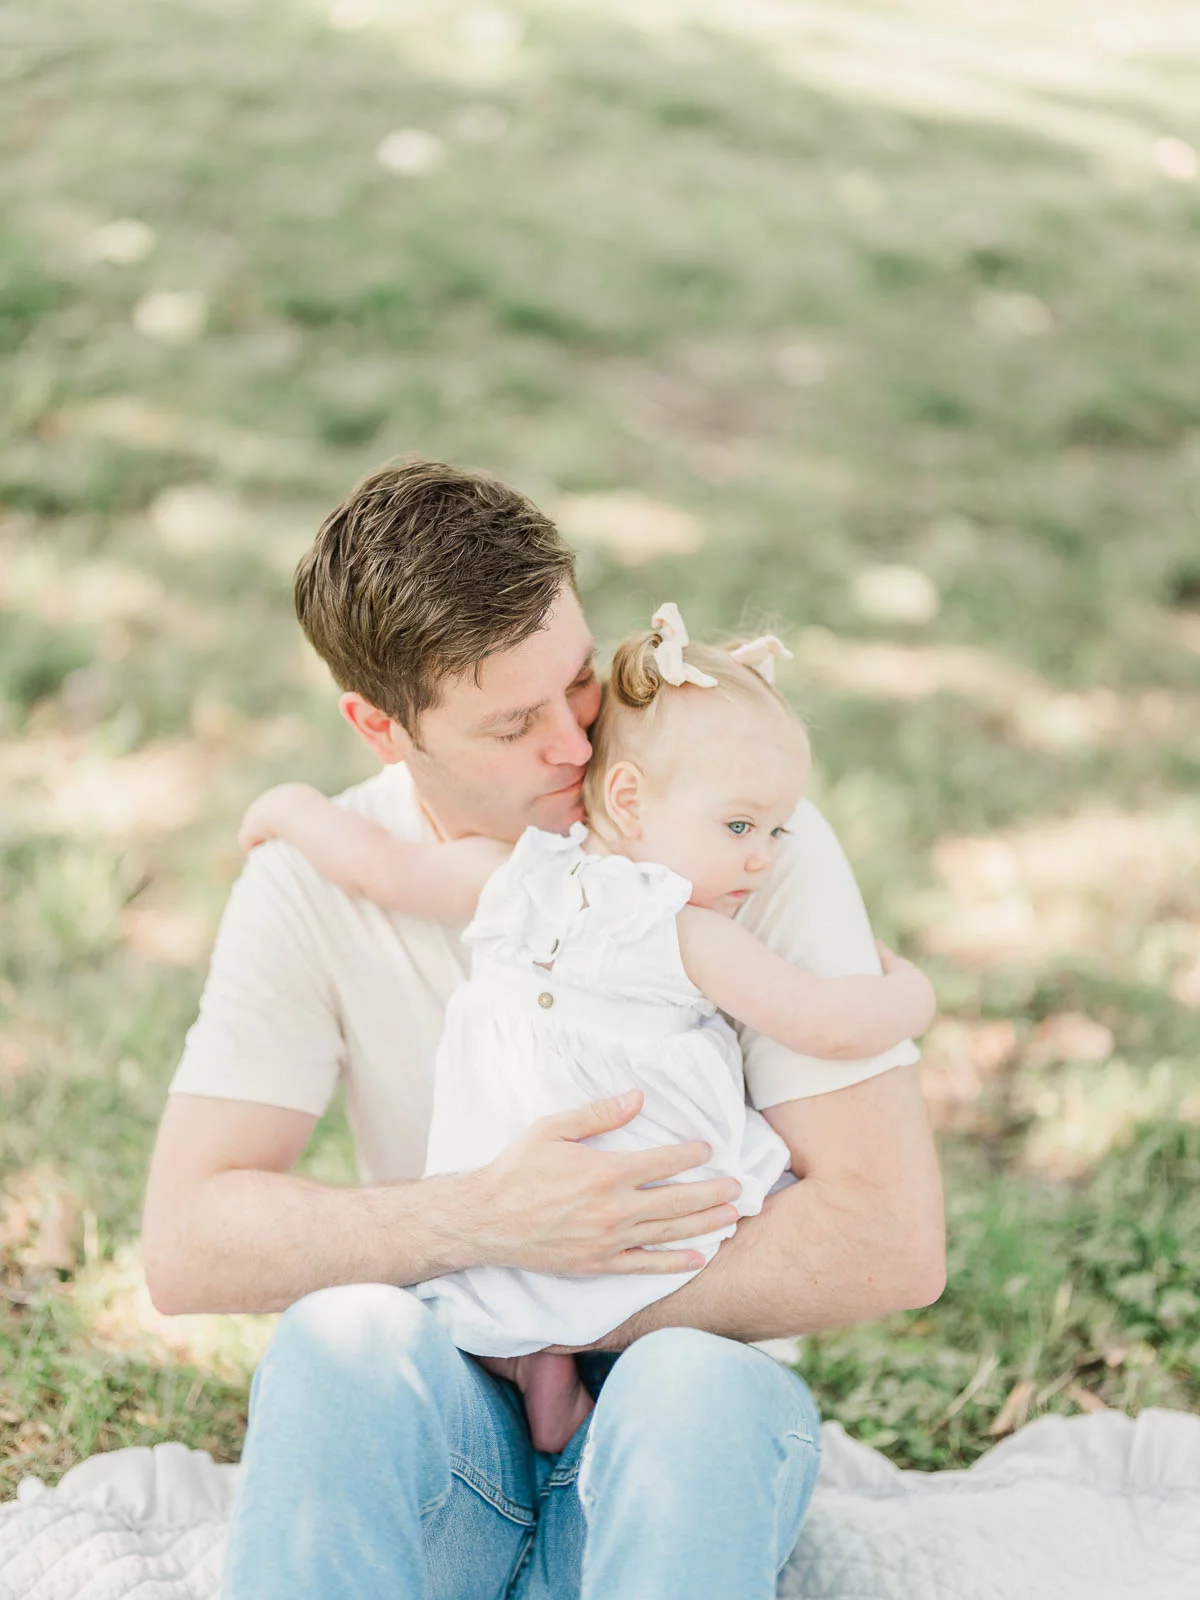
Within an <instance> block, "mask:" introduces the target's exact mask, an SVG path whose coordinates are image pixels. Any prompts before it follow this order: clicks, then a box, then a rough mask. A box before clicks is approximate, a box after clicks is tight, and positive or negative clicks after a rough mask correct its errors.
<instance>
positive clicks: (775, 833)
mask: <svg viewBox="0 0 1200 1600" xmlns="http://www.w3.org/2000/svg"><path fill="white" fill-rule="evenodd" d="M790 832H791V829H790V828H772V829H771V837H772V839H786V838H787V836H788V834H789V833H790Z"/></svg>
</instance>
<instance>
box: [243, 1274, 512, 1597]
mask: <svg viewBox="0 0 1200 1600" xmlns="http://www.w3.org/2000/svg"><path fill="white" fill-rule="evenodd" d="M536 1462H537V1458H536V1457H535V1455H534V1453H533V1451H532V1449H531V1447H530V1444H529V1437H528V1431H527V1429H526V1426H525V1420H524V1416H523V1413H522V1409H521V1405H520V1401H519V1398H518V1397H517V1396H516V1394H515V1392H514V1391H513V1390H512V1389H511V1387H510V1386H509V1385H507V1384H504V1383H502V1382H500V1381H499V1380H497V1379H495V1378H493V1377H492V1376H491V1375H490V1374H488V1373H486V1372H484V1371H483V1370H482V1368H480V1367H479V1366H478V1364H477V1363H475V1362H474V1361H472V1360H471V1359H470V1358H469V1357H467V1356H464V1355H463V1354H462V1353H461V1352H460V1351H458V1350H456V1349H455V1347H454V1345H453V1344H452V1343H451V1341H450V1340H449V1338H448V1337H447V1336H446V1334H445V1333H444V1331H443V1330H442V1329H441V1328H440V1327H439V1326H438V1324H437V1322H436V1321H435V1319H434V1318H433V1316H432V1315H431V1313H430V1312H429V1311H428V1310H427V1309H426V1308H425V1307H424V1306H423V1305H422V1304H421V1303H420V1302H419V1301H418V1300H417V1299H416V1297H415V1296H413V1295H410V1294H408V1293H407V1292H406V1291H404V1290H400V1289H393V1288H389V1287H387V1286H384V1285H378V1284H375V1285H359V1286H352V1287H347V1288H343V1289H330V1290H324V1291H322V1292H321V1293H320V1294H317V1295H312V1296H309V1298H308V1299H307V1300H304V1301H301V1302H299V1303H298V1304H297V1305H296V1306H294V1307H292V1308H291V1310H289V1311H288V1312H287V1313H285V1315H284V1316H283V1317H282V1318H281V1320H280V1324H279V1327H278V1329H277V1330H276V1335H275V1338H274V1340H273V1341H272V1344H271V1347H270V1349H269V1350H268V1352H267V1354H266V1356H265V1357H264V1359H263V1362H262V1365H261V1366H260V1369H259V1372H258V1373H257V1375H256V1378H255V1385H254V1395H253V1400H252V1405H251V1416H250V1428H249V1432H248V1435H247V1441H246V1450H245V1454H244V1456H243V1469H242V1479H241V1484H240V1486H239V1492H238V1498H237V1503H236V1506H235V1509H234V1517H233V1523H232V1527H231V1530H230V1542H229V1549H228V1553H227V1562H226V1572H225V1587H224V1589H223V1593H225V1594H227V1595H229V1596H230V1597H231V1600H240V1597H241V1596H243V1595H244V1596H254V1600H272V1597H274V1596H280V1597H281V1600H282V1597H286V1600H310V1597H316V1596H321V1597H322V1600H326V1597H327V1596H329V1595H330V1594H335V1593H336V1594H339V1595H343V1596H355V1597H362V1600H367V1597H370V1600H376V1597H377V1596H378V1597H379V1600H383V1597H384V1596H387V1597H389V1600H390V1597H394V1596H396V1595H398V1594H406V1593H421V1594H424V1595H426V1596H428V1600H503V1597H504V1596H505V1595H506V1594H507V1593H508V1591H509V1589H510V1587H511V1584H512V1580H513V1577H514V1574H515V1573H516V1572H517V1571H518V1570H519V1568H520V1566H521V1563H522V1560H523V1558H524V1556H525V1553H526V1550H527V1548H528V1545H529V1543H530V1541H531V1539H532V1537H533V1530H534V1524H535V1521H536V1502H537V1476H536Z"/></svg>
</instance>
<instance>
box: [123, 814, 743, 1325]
mask: <svg viewBox="0 0 1200 1600" xmlns="http://www.w3.org/2000/svg"><path fill="white" fill-rule="evenodd" d="M340 904H341V901H340V900H339V897H338V895H337V891H336V890H334V889H332V888H331V887H330V886H329V885H326V884H323V883H322V882H321V880H320V879H318V878H317V876H316V874H315V873H313V872H312V870H311V868H309V867H307V866H306V865H305V863H304V862H302V861H301V860H299V858H297V857H296V856H295V854H294V852H289V851H287V850H286V849H285V848H284V847H283V846H281V845H278V844H268V845H264V846H263V847H262V848H261V849H258V850H255V851H254V852H253V854H252V855H251V857H250V858H249V860H248V861H247V863H246V865H245V868H244V869H243V872H242V876H241V878H240V879H239V881H238V883H237V885H236V886H235V888H234V890H233V893H232V895H231V897H230V901H229V905H228V907H227V908H226V911H225V915H224V917H223V918H222V921H221V928H220V931H219V932H218V935H217V942H216V947H215V949H214V951H213V959H212V965H211V968H210V971H209V977H208V982H207V984H206V986H205V991H204V996H203V999H202V1000H201V1005H200V1015H199V1017H198V1019H197V1021H196V1023H195V1025H194V1026H193V1028H192V1029H191V1030H190V1032H189V1034H188V1039H187V1043H186V1046H185V1049H184V1058H183V1061H182V1063H181V1065H180V1068H179V1070H178V1072H177V1074H176V1078H175V1081H174V1085H173V1089H172V1093H171V1094H170V1095H169V1097H168V1103H167V1108H166V1111H165V1112H164V1115H163V1119H162V1124H161V1127H160V1130H159V1136H158V1142H157V1145H156V1148H155V1152H154V1160H153V1163H152V1167H151V1173H150V1179H149V1184H148V1187H147V1192H146V1204H145V1209H144V1215H143V1250H144V1259H145V1268H146V1277H147V1282H148V1284H149V1287H150V1293H151V1295H152V1297H153V1299H154V1301H155V1303H156V1304H157V1305H158V1306H159V1307H160V1309H162V1310H164V1311H169V1312H184V1311H278V1310H281V1309H282V1308H283V1307H285V1306H288V1305H290V1304H291V1303H292V1302H293V1301H294V1300H298V1299H299V1298H301V1296H303V1295H305V1294H308V1293H310V1292H311V1291H313V1290H316V1289H322V1288H326V1287H331V1286H334V1285H337V1284H344V1283H363V1282H374V1283H395V1284H408V1283H418V1282H422V1281H424V1280H425V1279H427V1278H430V1277H437V1276H439V1275H441V1274H443V1273H446V1272H452V1271H456V1270H458V1269H459V1268H462V1267H467V1266H476V1265H497V1266H516V1267H525V1268H527V1269H529V1270H532V1271H538V1272H547V1273H566V1274H589V1273H599V1272H657V1271H660V1270H665V1271H674V1272H684V1271H689V1270H695V1268H697V1267H699V1266H701V1265H702V1264H703V1257H702V1256H700V1255H699V1254H698V1253H697V1252H695V1251H693V1250H689V1249H682V1250H676V1251H668V1252H666V1253H665V1254H660V1253H659V1252H657V1251H655V1252H651V1251H649V1250H647V1249H645V1248H644V1247H645V1246H647V1245H651V1244H658V1243H665V1244H672V1243H675V1242H676V1241H679V1240H683V1239H687V1238H692V1237H695V1236H696V1235H698V1234H701V1233H704V1232H707V1231H709V1230H711V1229H714V1228H722V1227H726V1226H728V1224H729V1223H730V1222H731V1221H732V1220H733V1219H734V1217H735V1215H736V1213H735V1212H734V1209H733V1207H732V1205H731V1204H730V1201H732V1199H733V1198H734V1197H735V1195H736V1184H734V1182H733V1181H732V1180H731V1179H713V1180H706V1181H705V1182H703V1183H682V1184H669V1183H664V1182H663V1181H662V1180H664V1179H668V1178H671V1177H677V1176H678V1175H679V1174H680V1173H682V1172H686V1171H688V1170H689V1169H690V1168H693V1167H696V1166H699V1165H701V1164H703V1163H704V1162H705V1161H707V1160H708V1159H709V1156H710V1151H709V1149H708V1147H707V1145H703V1144H699V1143H692V1144H688V1145H676V1146H673V1147H671V1148H669V1149H664V1150H660V1151H644V1152H639V1153H638V1154H635V1155H628V1154H620V1155H619V1154H615V1153H613V1152H609V1151H602V1150H593V1149H591V1148H590V1147H589V1146H587V1145H584V1144H581V1143H579V1142H578V1141H580V1140H582V1139H584V1138H587V1137H588V1136H589V1135H592V1134H596V1133H601V1132H604V1131H606V1130H608V1129H611V1128H617V1127H620V1126H622V1125H623V1124H624V1123H626V1122H628V1121H629V1120H630V1119H631V1118H632V1117H634V1116H635V1115H636V1114H637V1112H638V1109H639V1108H640V1105H641V1095H640V1094H639V1093H635V1094H634V1095H633V1097H632V1098H631V1099H628V1100H625V1099H624V1097H622V1103H618V1102H615V1101H605V1102H602V1103H600V1104H598V1105H592V1106H583V1107H581V1108H579V1109H578V1110H575V1111H571V1112H567V1113H564V1114H563V1115H561V1116H556V1117H546V1118H543V1119H542V1120H541V1121H540V1122H538V1123H536V1124H535V1125H534V1127H532V1128H531V1129H529V1130H528V1131H527V1132H526V1133H524V1134H522V1135H521V1137H520V1138H519V1139H517V1140H515V1141H514V1142H513V1144H512V1145H510V1146H509V1148H508V1149H507V1150H505V1151H503V1152H501V1154H500V1155H499V1156H498V1157H497V1158H496V1160H495V1161H493V1162H492V1163H490V1165H488V1166H487V1167H484V1168H483V1169H482V1170H481V1171H479V1172H476V1173H470V1174H456V1175H450V1176H446V1177H435V1178H428V1179H424V1178H423V1179H420V1180H409V1181H404V1182H400V1181H398V1182H393V1183H381V1184H375V1185H370V1186H366V1187H345V1188H335V1187H332V1186H330V1185H326V1184H321V1183H317V1182H314V1181H313V1180H311V1179H308V1178H303V1177H300V1176H298V1175H296V1174H294V1173H293V1172H292V1171H291V1168H292V1167H293V1166H294V1164H295V1162H296V1161H297V1159H298V1158H299V1156H300V1154H301V1152H302V1150H303V1149H304V1146H305V1144H306V1143H307V1141H308V1138H309V1136H310V1134H311V1132H312V1130H313V1128H314V1127H315V1125H316V1122H317V1120H318V1118H319V1116H320V1115H321V1114H322V1113H323V1111H324V1109H325V1107H326V1106H327V1105H328V1103H329V1100H330V1097H331V1096H332V1094H333V1092H334V1089H335V1087H336V1084H337V1080H338V1074H339V1070H340V1069H341V1067H342V1065H343V1061H344V1054H345V1040H344V1037H343V1024H342V1018H341V1014H340V1009H339V999H338V995H337V992H336V990H335V988H334V984H333V978H332V974H331V971H330V964H329V959H328V956H327V954H326V952H325V950H324V947H323V945H322V944H321V941H320V940H319V939H318V938H317V936H316V930H317V929H318V928H321V929H324V930H326V931H327V932H328V930H329V929H330V928H332V929H333V930H334V931H333V932H332V933H331V934H330V937H332V938H337V937H338V932H337V931H336V930H338V929H342V930H345V929H346V928H347V927H349V926H350V924H348V923H347V922H345V921H344V920H339V918H340V912H339V909H338V908H339V905H340ZM388 998H390V996H389V997H388ZM404 1047H405V1041H404V1036H403V1019H402V1018H400V1017H398V1018H397V1028H396V1051H397V1055H398V1057H399V1054H400V1052H402V1051H403V1049H404ZM417 1082H418V1079H417V1076H416V1075H415V1074H414V1082H413V1096H414V1101H415V1100H416V1099H417V1098H418V1089H417ZM417 1114H418V1111H417V1108H416V1106H415V1105H414V1115H417ZM647 1185H653V1187H646V1186H647ZM664 1263H665V1264H664Z"/></svg>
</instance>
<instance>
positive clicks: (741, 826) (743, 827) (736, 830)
mask: <svg viewBox="0 0 1200 1600" xmlns="http://www.w3.org/2000/svg"><path fill="white" fill-rule="evenodd" d="M725 826H726V827H727V828H728V829H729V831H730V833H732V834H733V835H734V837H735V838H737V839H741V838H743V837H744V836H745V835H746V834H748V833H749V832H750V826H751V825H750V823H748V822H727V823H726V824H725Z"/></svg>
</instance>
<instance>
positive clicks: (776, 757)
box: [583, 607, 810, 916]
mask: <svg viewBox="0 0 1200 1600" xmlns="http://www.w3.org/2000/svg"><path fill="white" fill-rule="evenodd" d="M663 612H665V613H667V618H665V619H664V625H663V626H662V627H656V628H655V629H654V630H653V631H651V632H647V633H638V634H634V635H633V636H632V638H629V639H626V640H625V642H624V643H623V644H622V645H620V647H619V648H618V650H617V653H616V655H615V656H614V658H613V665H612V673H611V675H610V677H609V681H608V683H607V685H606V686H605V690H604V698H603V701H602V703H601V707H600V715H599V716H598V717H597V719H596V722H595V723H594V725H593V726H592V728H591V730H590V734H589V737H590V739H591V741H592V751H593V754H592V760H591V763H590V765H589V767H588V770H587V776H586V778H585V779H584V786H583V799H584V805H585V807H586V809H587V814H588V821H589V823H590V824H591V827H592V829H593V831H594V832H595V833H597V834H598V835H599V836H600V837H601V838H602V839H603V840H604V841H605V842H606V843H607V844H608V845H609V846H611V847H612V848H613V849H614V850H617V851H619V852H620V853H621V854H623V855H627V856H629V857H631V858H632V859H633V860H635V861H658V862H661V863H662V864H663V866H666V867H670V868H671V870H672V871H674V872H677V873H679V875H680V876H681V877H684V878H687V879H688V880H689V881H690V882H691V883H692V885H693V893H692V903H693V904H694V905H702V906H708V907H710V908H711V909H712V910H714V911H721V912H724V913H726V914H727V915H730V916H732V915H733V913H734V912H735V911H737V909H738V908H739V906H741V905H742V904H743V903H744V901H745V900H746V899H747V897H748V896H749V895H750V894H752V893H753V892H754V890H755V889H756V888H758V887H759V885H760V884H761V883H762V881H763V879H764V877H765V875H766V871H767V869H768V867H770V865H771V863H772V861H773V860H774V858H775V852H776V849H777V845H778V841H779V839H780V838H782V837H783V836H784V834H785V833H786V831H787V824H788V821H789V819H790V818H791V815H792V813H793V811H794V810H795V809H796V806H797V804H798V803H799V800H800V798H801V796H802V794H803V793H804V787H805V784H806V783H807V781H808V773H809V762H810V758H809V748H808V738H807V735H806V734H805V731H804V727H803V725H802V724H801V722H800V721H799V719H798V718H797V717H796V715H795V714H794V712H793V711H792V710H791V709H790V707H789V706H788V704H787V702H786V701H785V700H784V699H783V698H782V696H781V695H779V694H778V693H777V692H776V690H775V688H774V687H773V686H772V684H770V683H769V682H768V681H767V679H766V677H765V676H763V674H762V673H761V672H759V671H756V670H755V669H754V668H753V667H751V666H749V665H747V664H746V663H745V662H744V661H739V660H737V659H736V658H735V656H734V654H733V653H732V647H731V648H730V649H719V648H717V647H714V646H712V645H694V644H690V643H688V640H687V633H686V631H685V630H684V629H683V626H682V623H681V622H679V623H678V626H674V625H673V623H672V620H670V619H672V618H673V619H676V620H677V619H678V613H677V612H676V611H675V609H674V607H664V608H663ZM662 615H663V613H662V612H660V613H659V616H660V617H661V616H662ZM657 620H658V619H656V621H657ZM689 669H690V674H691V680H692V681H684V682H682V683H678V684H677V683H675V682H673V681H668V680H673V679H675V678H676V677H679V676H681V673H682V672H687V671H689ZM664 673H665V674H666V676H664ZM697 677H699V678H700V680H701V683H697V682H696V681H695V678H697ZM705 679H707V680H709V681H708V683H707V684H704V683H703V680H705Z"/></svg>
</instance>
